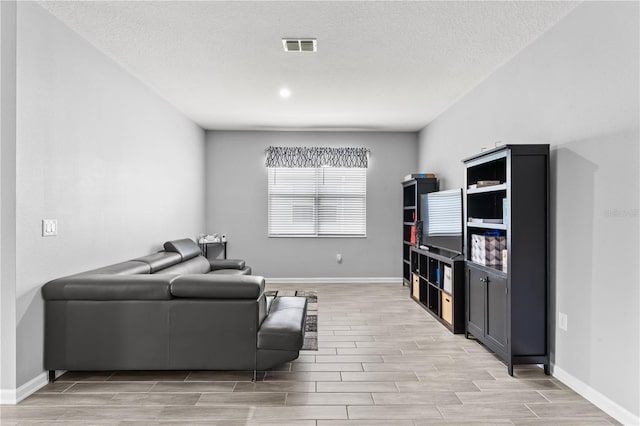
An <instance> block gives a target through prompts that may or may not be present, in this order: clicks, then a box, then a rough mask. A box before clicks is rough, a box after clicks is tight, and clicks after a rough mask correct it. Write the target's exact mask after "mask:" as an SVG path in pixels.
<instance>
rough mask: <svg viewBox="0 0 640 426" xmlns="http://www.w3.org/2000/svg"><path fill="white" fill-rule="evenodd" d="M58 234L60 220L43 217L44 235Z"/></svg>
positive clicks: (52, 235)
mask: <svg viewBox="0 0 640 426" xmlns="http://www.w3.org/2000/svg"><path fill="white" fill-rule="evenodd" d="M56 235H58V221H57V220H56V219H42V236H43V237H54V236H56Z"/></svg>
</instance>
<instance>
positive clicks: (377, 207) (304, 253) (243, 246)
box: [206, 131, 417, 279]
mask: <svg viewBox="0 0 640 426" xmlns="http://www.w3.org/2000/svg"><path fill="white" fill-rule="evenodd" d="M270 145H279V146H353V147H357V146H362V147H367V148H370V149H371V156H370V164H369V168H368V170H367V237H366V238H268V237H267V169H266V168H265V166H264V161H265V149H266V148H267V147H268V146H270ZM206 152H207V154H206V155H207V166H206V169H207V200H206V203H207V231H208V232H218V233H226V234H227V236H228V237H229V256H230V257H241V258H244V259H246V260H247V262H248V264H250V265H251V266H252V267H253V269H254V272H255V274H258V275H263V276H265V277H267V278H329V277H351V278H363V277H368V278H393V279H399V278H400V277H401V276H402V268H401V266H402V244H401V243H402V241H401V235H402V207H401V206H402V191H401V185H400V183H401V182H402V178H403V177H404V176H405V175H406V174H408V173H411V172H412V171H415V170H416V166H417V134H415V133H368V132H324V133H321V132H218V131H216V132H208V133H207V148H206ZM337 253H341V254H342V256H343V262H342V264H338V263H337V262H336V254H337Z"/></svg>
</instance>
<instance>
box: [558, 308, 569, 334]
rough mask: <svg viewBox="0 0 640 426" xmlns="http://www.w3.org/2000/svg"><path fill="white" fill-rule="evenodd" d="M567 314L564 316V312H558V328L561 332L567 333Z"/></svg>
mask: <svg viewBox="0 0 640 426" xmlns="http://www.w3.org/2000/svg"><path fill="white" fill-rule="evenodd" d="M567 322H568V318H567V314H563V313H562V312H558V328H559V329H560V330H564V331H567Z"/></svg>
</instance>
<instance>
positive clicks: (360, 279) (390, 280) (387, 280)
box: [265, 277, 402, 284]
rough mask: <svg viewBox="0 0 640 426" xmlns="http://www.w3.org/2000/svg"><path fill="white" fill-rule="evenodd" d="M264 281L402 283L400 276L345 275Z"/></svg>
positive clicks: (280, 282) (279, 282)
mask: <svg viewBox="0 0 640 426" xmlns="http://www.w3.org/2000/svg"><path fill="white" fill-rule="evenodd" d="M265 282H267V283H268V284H289V283H301V284H323V283H324V284H339V283H344V284H365V283H390V284H402V278H397V277H373V278H367V277H347V278H335V277H328V278H265Z"/></svg>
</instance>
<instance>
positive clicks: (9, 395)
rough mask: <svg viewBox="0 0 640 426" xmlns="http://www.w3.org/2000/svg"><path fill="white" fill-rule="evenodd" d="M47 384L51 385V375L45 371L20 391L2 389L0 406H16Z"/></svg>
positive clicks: (0, 391) (19, 389) (21, 387)
mask: <svg viewBox="0 0 640 426" xmlns="http://www.w3.org/2000/svg"><path fill="white" fill-rule="evenodd" d="M47 383H49V374H48V373H47V372H46V371H45V372H43V373H41V374H38V375H37V376H36V377H34V378H33V379H31V380H29V381H28V382H27V383H25V384H24V385H22V386H20V387H19V388H18V389H0V404H9V405H16V404H17V403H19V402H20V401H22V400H23V399H25V398H26V397H28V396H29V395H31V394H32V393H34V392H35V391H37V390H38V389H40V388H41V387H43V386H45V385H46V384H47Z"/></svg>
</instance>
